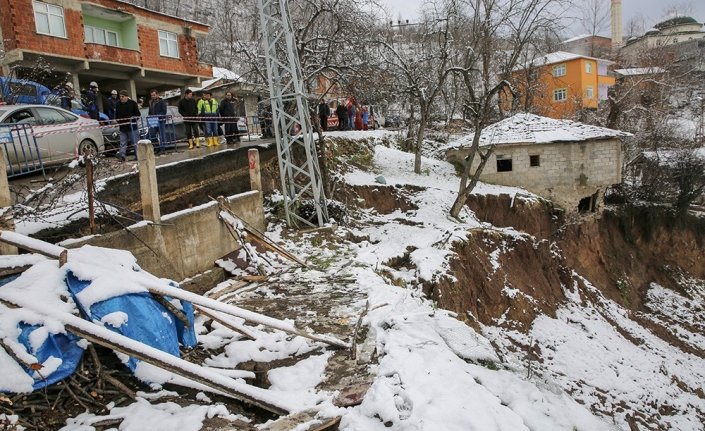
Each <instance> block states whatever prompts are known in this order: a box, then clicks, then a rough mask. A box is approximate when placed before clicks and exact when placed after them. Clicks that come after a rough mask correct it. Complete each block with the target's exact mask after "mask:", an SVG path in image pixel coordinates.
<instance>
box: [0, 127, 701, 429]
mask: <svg viewBox="0 0 705 431" xmlns="http://www.w3.org/2000/svg"><path fill="white" fill-rule="evenodd" d="M327 139H328V142H329V145H330V146H329V150H330V154H329V156H333V157H331V161H332V162H334V163H332V164H331V166H330V168H331V170H332V172H333V178H334V185H333V187H334V188H335V193H334V195H333V198H334V199H336V200H337V201H339V202H340V203H342V204H343V205H345V206H346V208H347V213H346V214H341V213H338V214H337V217H338V220H337V222H338V227H337V228H336V229H335V230H333V231H327V232H325V231H324V232H304V233H302V232H300V231H296V230H289V229H287V228H286V227H285V226H284V225H283V224H282V222H281V219H280V218H278V215H277V214H278V201H279V199H278V196H277V193H276V192H274V193H272V194H270V196H269V198H268V202H269V208H270V213H269V228H268V233H267V235H268V236H269V237H270V238H272V239H274V240H276V241H278V242H279V243H280V244H284V245H285V247H286V248H287V249H288V250H289V251H291V252H293V253H294V254H296V255H298V256H300V257H302V258H305V259H306V260H307V261H308V262H309V267H308V268H303V267H297V266H294V265H292V264H291V262H288V263H287V262H282V261H276V260H274V259H272V263H273V268H272V269H273V270H274V272H273V273H272V275H271V276H270V278H269V280H268V281H267V282H261V283H255V284H253V285H252V287H248V288H247V289H241V290H237V291H232V292H230V293H228V294H227V295H225V294H224V293H223V291H224V290H227V286H229V285H230V283H224V284H222V285H219V286H217V287H216V288H215V289H213V290H212V291H211V292H210V294H209V295H213V296H216V297H217V296H220V297H221V298H222V299H221V300H225V301H228V302H230V303H232V304H236V305H239V306H242V307H245V308H247V309H250V310H255V311H260V312H263V313H265V314H267V315H270V316H272V317H277V318H281V319H291V320H295V321H296V324H297V325H298V326H300V327H308V328H310V329H312V330H314V331H316V332H318V333H331V334H334V335H336V336H339V337H341V338H347V337H349V336H350V334H351V333H352V332H353V330H354V328H355V326H356V324H357V322H358V319H361V320H360V324H361V326H360V330H359V334H358V335H359V336H358V338H357V343H358V348H357V349H356V353H357V356H356V357H352V358H351V357H350V356H349V352H348V351H342V350H333V349H331V348H329V347H326V346H325V345H322V344H320V343H313V342H311V341H309V340H306V339H304V338H301V337H290V336H286V335H285V334H283V333H277V332H275V333H270V332H265V331H263V330H262V329H263V328H260V327H257V328H254V329H253V331H255V332H256V334H257V337H256V339H255V340H247V339H244V338H243V337H240V336H239V335H238V334H234V333H233V332H232V331H229V330H228V329H227V328H224V327H223V326H221V325H218V324H215V323H208V322H207V319H204V318H203V317H202V316H201V317H199V318H198V319H197V321H196V332H197V334H198V339H199V344H200V345H201V347H202V348H203V349H205V353H198V354H197V355H194V356H196V357H194V358H193V359H194V360H197V359H198V358H197V357H200V356H201V355H203V356H202V357H201V358H200V361H201V362H203V363H204V364H205V365H206V366H207V367H213V368H220V369H237V370H242V371H247V372H252V373H254V375H256V378H255V384H256V385H258V386H261V387H264V388H268V389H269V391H270V393H271V394H272V396H273V397H276V398H277V399H280V400H285V401H286V403H287V404H289V405H291V406H294V411H295V412H300V411H305V410H311V409H313V410H315V412H316V413H315V414H316V415H317V417H318V418H319V419H323V418H329V417H335V416H340V417H341V420H340V425H339V429H341V430H359V431H375V430H380V431H381V430H404V431H406V430H441V429H442V430H450V431H452V430H458V431H461V430H462V431H467V430H477V431H488V430H506V431H515V430H542V431H543V430H580V431H583V430H647V429H648V430H662V429H663V430H666V429H677V430H703V429H705V426H704V425H703V423H704V422H705V384H704V383H703V382H705V331H704V329H705V306H704V305H703V301H705V262H704V260H705V241H704V239H705V238H704V237H703V229H702V226H703V223H702V219H700V220H697V219H693V220H692V222H690V223H687V224H678V223H676V222H674V221H673V220H669V219H668V218H659V217H656V216H653V215H650V213H648V212H643V213H625V212H624V211H622V210H621V209H619V208H607V209H605V211H603V212H602V213H599V214H597V215H591V216H588V217H580V218H578V217H575V216H566V215H565V214H564V213H563V212H562V211H560V210H558V209H556V208H553V207H552V205H551V204H550V202H547V201H545V200H544V199H541V198H539V197H537V196H534V195H532V194H530V193H528V192H527V191H525V190H521V189H517V188H509V187H501V186H494V185H489V184H482V183H481V184H480V185H479V186H478V188H477V190H476V193H475V196H474V197H473V199H472V200H471V202H470V203H469V206H468V208H467V209H466V210H465V211H464V212H463V213H462V214H461V218H462V221H458V220H455V219H452V218H450V217H449V216H448V215H447V214H448V210H449V207H450V205H451V204H452V202H453V198H454V194H455V191H456V189H457V177H456V173H455V170H454V168H453V166H452V165H450V164H448V163H446V162H443V161H439V160H435V159H424V160H423V165H422V169H423V172H424V173H423V174H422V175H415V174H413V173H412V171H413V170H412V166H413V155H412V154H408V153H404V152H401V151H399V150H396V149H394V148H393V147H394V142H395V135H394V134H389V133H385V132H350V133H330V134H329V135H328V138H327ZM273 167H274V165H272V166H271V167H269V168H265V169H264V171H265V173H270V174H272V173H273V174H276V169H273ZM267 182H268V183H270V184H276V181H274V180H273V179H272V178H269V179H268V180H267ZM270 257H271V256H270ZM234 263H235V262H233V261H231V260H229V259H226V260H224V261H221V262H220V264H221V265H222V266H224V267H227V268H229V269H230V270H232V271H233V272H234V273H235V274H238V273H240V272H241V271H242V270H240V269H236V268H235V266H236V265H235V264H234ZM364 310H367V312H364ZM148 377H149V378H150V379H152V381H156V382H157V383H152V384H151V385H150V386H151V388H150V389H146V388H143V389H142V390H140V392H137V398H136V401H134V402H128V404H127V405H125V404H121V406H120V407H117V406H116V405H115V404H113V403H109V404H107V407H106V410H107V411H103V412H98V413H96V412H92V413H82V414H78V413H76V414H75V415H74V416H75V417H74V418H72V419H69V420H68V421H67V422H66V425H65V426H64V427H63V428H62V429H63V430H70V431H77V430H81V431H83V430H102V429H110V428H108V427H107V426H101V425H99V424H116V423H120V428H119V429H121V430H142V429H146V428H145V426H147V427H149V429H164V430H171V429H176V427H178V429H180V430H200V429H204V430H215V429H219V430H235V429H242V430H253V429H265V428H264V427H265V426H266V425H265V423H267V420H268V419H270V417H267V416H266V415H265V416H263V415H262V414H261V413H260V412H255V411H251V410H248V409H246V408H242V406H240V405H238V404H237V403H232V402H228V400H227V399H225V398H221V397H217V396H214V395H211V394H208V395H206V394H205V393H203V392H199V393H190V392H188V391H185V392H182V391H181V390H180V389H175V387H173V386H171V385H169V383H170V380H169V379H170V378H169V377H165V376H161V375H160V376H157V375H149V376H148ZM154 379H157V380H154ZM350 388H354V389H355V394H357V395H364V396H363V397H362V399H361V402H360V400H356V401H355V402H343V403H341V402H340V398H341V397H343V396H344V395H345V393H344V391H345V390H348V389H350ZM175 391H178V392H175ZM341 391H343V392H341ZM357 395H355V396H357ZM35 398H37V399H38V400H39V402H41V401H42V394H37V396H36V397H35ZM35 401H36V400H35ZM106 401H107V400H106ZM1 419H3V418H2V416H0V420H1ZM20 419H21V418H20ZM15 420H16V419H15ZM115 421H117V422H115ZM0 424H2V422H1V421H0ZM295 429H297V430H298V429H302V430H303V429H308V428H302V427H300V428H295Z"/></svg>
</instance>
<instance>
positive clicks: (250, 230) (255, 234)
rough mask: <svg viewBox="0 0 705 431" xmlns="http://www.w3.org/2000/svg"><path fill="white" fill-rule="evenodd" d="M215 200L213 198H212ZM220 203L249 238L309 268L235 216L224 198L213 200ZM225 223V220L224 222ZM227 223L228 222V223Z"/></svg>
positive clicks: (221, 207) (222, 208)
mask: <svg viewBox="0 0 705 431" xmlns="http://www.w3.org/2000/svg"><path fill="white" fill-rule="evenodd" d="M211 199H213V198H211ZM213 200H215V201H217V202H218V206H219V207H220V209H221V210H223V211H225V212H226V213H228V214H229V215H230V216H231V217H233V218H234V219H235V220H237V221H239V222H240V223H242V225H243V226H244V227H245V231H246V232H247V233H248V234H250V235H249V236H250V237H251V238H252V239H253V240H254V242H257V243H258V244H260V245H261V246H262V247H264V248H266V249H269V250H272V251H274V252H276V253H279V254H280V255H282V256H284V257H285V258H287V259H289V260H292V261H294V262H296V263H298V264H299V265H301V266H304V267H308V265H307V264H306V262H304V261H302V260H301V259H299V258H298V257H296V256H295V255H293V254H292V253H290V252H288V251H287V250H286V249H284V248H283V247H281V246H280V245H279V244H277V243H275V242H273V241H272V240H270V239H269V238H267V237H266V236H265V234H264V233H263V232H260V231H259V230H258V229H257V228H255V227H254V226H251V225H250V224H248V223H247V222H246V221H245V220H243V219H242V217H238V215H237V214H235V213H234V212H233V211H232V210H231V209H230V208H229V207H228V206H227V205H226V204H225V199H224V198H222V199H220V197H219V199H213ZM224 221H225V220H224ZM226 223H227V221H226Z"/></svg>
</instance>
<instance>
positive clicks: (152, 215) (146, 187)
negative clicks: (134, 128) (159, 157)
mask: <svg viewBox="0 0 705 431" xmlns="http://www.w3.org/2000/svg"><path fill="white" fill-rule="evenodd" d="M137 160H138V166H139V170H140V195H141V197H142V217H143V218H144V219H145V220H150V221H153V222H155V223H159V222H160V220H161V213H160V210H159V191H158V189H157V166H156V163H155V161H154V148H153V147H152V142H151V141H149V140H147V139H143V140H141V141H139V142H138V143H137Z"/></svg>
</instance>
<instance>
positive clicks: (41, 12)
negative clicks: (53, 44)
mask: <svg viewBox="0 0 705 431" xmlns="http://www.w3.org/2000/svg"><path fill="white" fill-rule="evenodd" d="M32 6H33V7H34V22H35V23H36V24H37V33H39V34H47V35H49V36H57V37H66V25H65V23H64V8H62V7H61V6H55V5H53V4H47V3H43V2H40V1H33V2H32Z"/></svg>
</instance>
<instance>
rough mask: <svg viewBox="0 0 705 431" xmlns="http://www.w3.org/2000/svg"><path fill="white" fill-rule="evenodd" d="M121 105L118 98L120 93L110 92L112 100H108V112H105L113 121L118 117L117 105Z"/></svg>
mask: <svg viewBox="0 0 705 431" xmlns="http://www.w3.org/2000/svg"><path fill="white" fill-rule="evenodd" d="M118 103H120V98H119V97H118V92H117V90H113V91H111V92H110V98H109V99H108V110H107V111H106V112H105V113H106V114H107V115H108V118H110V119H111V120H115V116H116V115H117V111H116V110H117V105H118Z"/></svg>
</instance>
